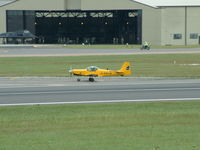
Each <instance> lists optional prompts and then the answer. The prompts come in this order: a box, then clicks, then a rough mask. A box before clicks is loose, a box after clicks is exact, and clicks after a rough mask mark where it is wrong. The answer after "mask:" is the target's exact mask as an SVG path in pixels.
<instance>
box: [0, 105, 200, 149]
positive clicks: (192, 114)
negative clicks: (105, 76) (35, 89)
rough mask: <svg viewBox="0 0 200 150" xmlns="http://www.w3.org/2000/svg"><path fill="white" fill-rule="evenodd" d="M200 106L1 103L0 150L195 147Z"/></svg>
mask: <svg viewBox="0 0 200 150" xmlns="http://www.w3.org/2000/svg"><path fill="white" fill-rule="evenodd" d="M199 109H200V102H199V101H184V102H152V103H150V102H146V103H118V104H78V105H49V106H48V105H46V106H40V105H37V106H17V107H0V133H1V134H0V149H1V150H13V149H15V150H36V149H42V150H64V149H70V150H80V149H81V150H102V149H109V150H122V149H123V150H133V149H139V150H148V149H149V150H159V149H161V150H189V149H199V141H200V132H199V131H200V126H199V124H200V119H199V118H200V111H199Z"/></svg>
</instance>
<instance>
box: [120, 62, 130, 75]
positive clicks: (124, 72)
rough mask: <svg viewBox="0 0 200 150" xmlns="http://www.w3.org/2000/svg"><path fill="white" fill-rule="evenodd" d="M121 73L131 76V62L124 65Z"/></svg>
mask: <svg viewBox="0 0 200 150" xmlns="http://www.w3.org/2000/svg"><path fill="white" fill-rule="evenodd" d="M119 72H121V73H122V75H125V76H127V75H131V65H130V62H124V64H123V65H122V67H121V69H120V70H119Z"/></svg>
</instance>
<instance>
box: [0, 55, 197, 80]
mask: <svg viewBox="0 0 200 150" xmlns="http://www.w3.org/2000/svg"><path fill="white" fill-rule="evenodd" d="M124 61H130V62H131V64H132V69H133V75H132V76H135V77H152V76H153V77H191V78H199V77H200V54H158V55H149V54H148V55H120V56H118V55H117V56H116V55H115V56H68V57H8V58H0V76H11V77H12V76H57V77H64V76H69V73H68V70H69V69H70V68H71V67H72V68H86V67H87V66H90V65H95V66H98V67H100V68H109V69H119V68H120V67H121V65H122V63H123V62H124Z"/></svg>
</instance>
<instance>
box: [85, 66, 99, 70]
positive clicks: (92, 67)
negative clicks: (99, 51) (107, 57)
mask: <svg viewBox="0 0 200 150" xmlns="http://www.w3.org/2000/svg"><path fill="white" fill-rule="evenodd" d="M98 69H99V68H98V67H96V66H90V67H87V71H96V70H98Z"/></svg>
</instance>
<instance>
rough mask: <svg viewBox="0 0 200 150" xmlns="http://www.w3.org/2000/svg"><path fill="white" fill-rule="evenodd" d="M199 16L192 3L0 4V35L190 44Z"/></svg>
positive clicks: (199, 38) (49, 0) (21, 0)
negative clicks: (18, 34)
mask: <svg viewBox="0 0 200 150" xmlns="http://www.w3.org/2000/svg"><path fill="white" fill-rule="evenodd" d="M199 14H200V1H197V0H176V1H175V0H0V33H5V32H15V31H21V30H28V31H30V32H31V33H32V34H34V35H36V36H37V39H36V40H35V41H34V42H36V43H46V44H49V43H69V44H70V43H73V44H80V43H91V44H126V43H129V44H141V43H142V42H143V41H148V42H150V43H151V44H152V45H193V44H195V45H196V44H200V17H199ZM4 40H5V39H0V43H2V42H5V41H4Z"/></svg>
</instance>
